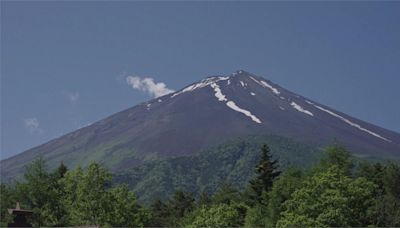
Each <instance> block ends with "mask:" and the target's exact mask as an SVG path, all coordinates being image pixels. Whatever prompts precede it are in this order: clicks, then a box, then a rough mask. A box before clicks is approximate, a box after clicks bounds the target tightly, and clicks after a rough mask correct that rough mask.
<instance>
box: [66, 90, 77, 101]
mask: <svg viewBox="0 0 400 228" xmlns="http://www.w3.org/2000/svg"><path fill="white" fill-rule="evenodd" d="M64 95H65V97H66V98H67V99H68V101H69V102H71V104H75V103H76V102H77V101H78V100H79V97H80V95H79V92H68V91H66V92H64Z"/></svg>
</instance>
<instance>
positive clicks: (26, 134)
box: [1, 1, 400, 158]
mask: <svg viewBox="0 0 400 228" xmlns="http://www.w3.org/2000/svg"><path fill="white" fill-rule="evenodd" d="M399 12H400V2H370V1H367V2H356V1H351V2H336V3H335V2H317V1H311V2H147V3H146V2H133V1H132V2H129V1H118V2H112V1H109V2H104V1H100V2H92V1H73V2H67V1H64V2H46V1H44V2H22V1H18V2H11V1H1V158H6V157H9V156H11V155H14V154H17V153H20V152H22V151H24V150H26V149H29V148H31V147H33V146H37V145H39V144H42V143H44V142H46V141H48V140H50V139H53V138H55V137H58V136H61V135H63V134H65V133H68V132H70V131H73V130H75V129H77V128H79V127H82V126H85V125H87V124H89V123H92V122H95V121H97V120H100V119H102V118H104V117H106V116H108V115H111V114H113V113H115V112H118V111H121V110H123V109H125V108H128V107H131V106H133V105H135V104H138V103H140V102H142V101H145V100H147V99H150V98H151V96H150V95H149V94H148V93H146V92H145V91H139V90H134V89H133V88H132V87H131V86H129V85H128V84H127V83H126V80H125V78H126V77H128V76H140V77H151V78H153V79H154V80H155V81H156V82H164V83H165V84H166V87H167V88H170V89H175V90H176V89H179V88H182V87H183V86H185V85H187V84H189V83H191V82H194V81H197V80H200V79H201V78H203V77H205V76H207V75H213V74H229V73H232V72H234V71H236V70H238V69H245V70H247V71H249V72H251V73H254V74H257V75H260V76H263V77H266V78H268V79H269V80H271V81H273V82H275V83H277V84H279V85H281V86H283V87H286V88H287V89H289V90H292V91H294V92H297V93H299V94H301V95H304V96H306V97H309V98H311V99H313V100H316V101H318V102H321V103H323V104H325V105H328V106H330V107H332V108H335V109H337V110H339V111H342V112H345V113H347V114H350V115H352V116H354V117H357V118H360V119H362V120H366V121H368V122H371V123H374V124H377V125H379V126H382V127H385V128H388V129H391V130H394V131H397V132H400V105H399V98H400V89H399V85H400V75H399V72H400V26H399V25H398V23H399V21H400V14H399Z"/></svg>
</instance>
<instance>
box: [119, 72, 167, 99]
mask: <svg viewBox="0 0 400 228" xmlns="http://www.w3.org/2000/svg"><path fill="white" fill-rule="evenodd" d="M126 82H127V83H128V84H129V85H131V86H132V88H133V89H137V90H141V91H145V92H147V93H149V94H150V95H151V96H153V97H160V96H163V95H166V94H168V93H172V92H174V90H172V89H169V88H167V85H166V84H165V83H163V82H154V79H153V78H148V77H146V78H140V77H137V76H128V77H126Z"/></svg>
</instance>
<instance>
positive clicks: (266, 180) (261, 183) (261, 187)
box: [249, 144, 281, 203]
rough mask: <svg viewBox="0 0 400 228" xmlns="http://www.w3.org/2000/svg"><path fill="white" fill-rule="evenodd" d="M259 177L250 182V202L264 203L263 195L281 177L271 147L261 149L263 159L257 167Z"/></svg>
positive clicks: (264, 146)
mask: <svg viewBox="0 0 400 228" xmlns="http://www.w3.org/2000/svg"><path fill="white" fill-rule="evenodd" d="M255 169H256V174H257V176H256V177H255V178H254V179H252V180H251V181H250V190H251V191H250V194H249V197H250V201H253V202H256V203H262V194H263V192H264V191H265V192H267V191H269V190H270V189H271V187H272V183H273V181H274V179H275V178H276V177H278V176H279V175H280V173H281V172H280V171H277V169H278V161H277V160H272V156H271V155H270V150H269V147H268V146H267V145H266V144H264V145H263V147H262V148H261V158H260V161H259V163H258V165H257V166H256V168H255Z"/></svg>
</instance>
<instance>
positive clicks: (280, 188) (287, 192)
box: [262, 167, 303, 227]
mask: <svg viewBox="0 0 400 228" xmlns="http://www.w3.org/2000/svg"><path fill="white" fill-rule="evenodd" d="M302 182H303V174H302V172H301V171H300V170H298V169H296V168H293V167H291V168H288V169H287V170H286V171H285V172H284V173H283V174H282V175H281V176H279V177H278V178H277V180H276V181H275V182H274V184H273V186H272V189H271V191H270V192H268V193H267V197H265V198H266V200H267V202H268V203H267V208H266V213H265V215H266V216H264V217H263V218H264V221H263V223H262V224H265V225H266V226H267V227H275V226H276V222H277V221H278V219H279V218H280V215H281V212H282V211H283V203H284V202H286V201H287V200H289V199H291V197H292V194H293V192H295V191H296V190H297V189H299V188H300V187H301V186H302Z"/></svg>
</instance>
